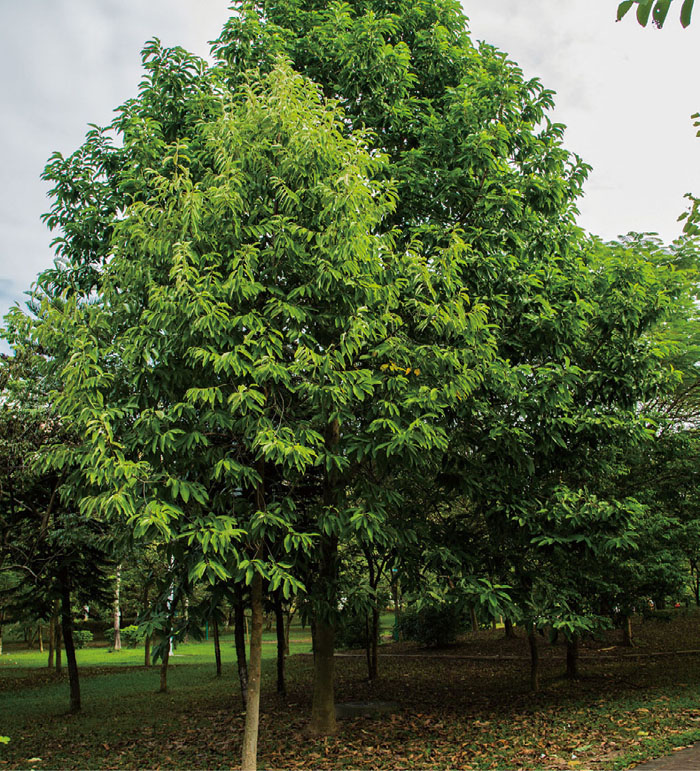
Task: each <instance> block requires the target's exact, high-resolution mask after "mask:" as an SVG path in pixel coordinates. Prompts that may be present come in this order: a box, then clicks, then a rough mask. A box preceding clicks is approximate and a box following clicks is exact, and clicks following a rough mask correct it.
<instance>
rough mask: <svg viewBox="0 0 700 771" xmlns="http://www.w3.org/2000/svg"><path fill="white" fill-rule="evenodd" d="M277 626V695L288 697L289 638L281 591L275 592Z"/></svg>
mask: <svg viewBox="0 0 700 771" xmlns="http://www.w3.org/2000/svg"><path fill="white" fill-rule="evenodd" d="M275 625H276V627H277V693H279V694H280V695H281V696H286V695H287V683H286V682H285V676H284V664H285V661H284V660H285V656H286V655H287V636H286V634H285V629H284V609H283V608H282V590H281V589H277V591H276V592H275Z"/></svg>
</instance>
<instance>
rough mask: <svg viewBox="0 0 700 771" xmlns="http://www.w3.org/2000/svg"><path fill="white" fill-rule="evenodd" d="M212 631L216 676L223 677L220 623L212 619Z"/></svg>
mask: <svg viewBox="0 0 700 771" xmlns="http://www.w3.org/2000/svg"><path fill="white" fill-rule="evenodd" d="M212 630H213V632H214V658H215V659H216V676H217V677H221V641H220V640H219V622H218V620H217V618H216V616H214V617H213V618H212Z"/></svg>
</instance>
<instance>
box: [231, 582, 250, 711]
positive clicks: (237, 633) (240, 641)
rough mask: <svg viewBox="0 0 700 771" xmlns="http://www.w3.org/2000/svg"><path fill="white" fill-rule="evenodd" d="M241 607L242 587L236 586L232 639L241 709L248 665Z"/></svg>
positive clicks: (246, 690)
mask: <svg viewBox="0 0 700 771" xmlns="http://www.w3.org/2000/svg"><path fill="white" fill-rule="evenodd" d="M244 610H245V609H244V607H243V587H242V586H241V585H240V584H237V585H236V607H235V612H234V615H235V627H234V638H235V641H236V663H237V665H238V681H239V683H240V685H241V700H242V701H243V709H245V708H246V705H247V703H248V664H247V662H246V651H245V626H244V625H245V619H244Z"/></svg>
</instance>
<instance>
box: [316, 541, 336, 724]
mask: <svg viewBox="0 0 700 771" xmlns="http://www.w3.org/2000/svg"><path fill="white" fill-rule="evenodd" d="M337 549H338V541H337V538H335V537H333V536H323V535H322V536H321V575H320V581H321V583H322V585H324V587H327V586H329V585H332V584H333V583H334V581H335V569H336V554H337ZM328 610H331V611H332V608H329V609H327V611H328ZM314 643H315V655H314V693H313V701H312V706H311V725H310V726H309V733H310V734H311V735H312V736H328V735H330V734H333V733H335V730H336V724H335V695H334V691H333V677H334V668H335V661H334V658H333V654H334V647H335V645H334V643H335V629H334V628H333V626H332V625H331V623H330V621H329V620H328V617H327V615H326V613H319V614H318V616H317V618H316V623H315V628H314Z"/></svg>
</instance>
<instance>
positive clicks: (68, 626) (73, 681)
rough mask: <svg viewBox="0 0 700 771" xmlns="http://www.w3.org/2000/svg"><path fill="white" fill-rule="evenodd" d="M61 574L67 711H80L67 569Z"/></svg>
mask: <svg viewBox="0 0 700 771" xmlns="http://www.w3.org/2000/svg"><path fill="white" fill-rule="evenodd" d="M61 572H62V574H63V575H62V576H61V630H62V632H63V643H64V645H65V646H66V664H67V666H68V683H69V687H70V707H69V712H71V713H75V712H80V677H79V675H78V662H77V661H76V658H75V643H74V641H73V614H72V613H71V606H70V583H69V577H68V570H67V569H66V568H64V569H62V571H61Z"/></svg>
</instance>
